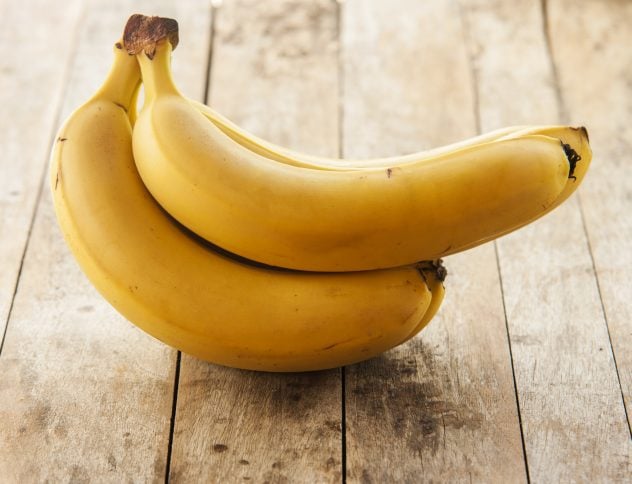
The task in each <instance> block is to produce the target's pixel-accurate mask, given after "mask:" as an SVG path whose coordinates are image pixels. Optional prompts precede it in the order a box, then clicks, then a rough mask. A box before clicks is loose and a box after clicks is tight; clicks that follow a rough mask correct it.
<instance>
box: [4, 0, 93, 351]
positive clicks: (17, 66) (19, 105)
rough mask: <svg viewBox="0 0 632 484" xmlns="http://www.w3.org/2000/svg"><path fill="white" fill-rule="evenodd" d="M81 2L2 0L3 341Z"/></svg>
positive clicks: (57, 109)
mask: <svg viewBox="0 0 632 484" xmlns="http://www.w3.org/2000/svg"><path fill="white" fill-rule="evenodd" d="M80 3H81V2H79V1H77V0H75V1H69V2H68V3H67V4H65V5H64V8H63V9H50V8H48V7H49V6H50V4H49V3H47V2H46V1H44V0H40V1H33V2H30V3H28V4H24V3H22V2H3V3H2V12H1V13H2V15H1V16H0V59H2V61H1V67H0V105H1V106H2V112H3V113H4V116H3V121H2V125H1V126H0V146H1V147H2V156H1V157H0V180H2V183H1V184H0V268H1V270H0V345H1V341H2V336H3V334H4V330H5V325H6V321H7V318H8V316H9V308H10V307H11V301H12V300H13V295H14V291H15V286H16V281H17V279H18V275H19V271H20V267H21V261H22V255H23V253H24V248H25V245H26V241H27V238H28V232H29V228H30V225H31V221H32V219H33V212H34V209H35V204H36V200H37V194H38V188H39V185H40V182H41V179H42V173H43V170H44V165H45V157H46V153H47V152H48V149H49V143H50V139H51V136H52V131H53V125H54V124H55V122H56V121H57V118H56V115H57V112H58V111H59V104H60V102H61V92H62V87H63V83H64V80H65V76H66V74H67V70H68V61H69V59H70V56H71V55H72V52H73V49H72V45H71V43H72V40H73V37H74V34H75V32H76V24H77V21H78V19H79V14H80V10H81V7H80ZM52 39H54V45H53V44H52V43H51V40H52ZM27 93H28V94H27Z"/></svg>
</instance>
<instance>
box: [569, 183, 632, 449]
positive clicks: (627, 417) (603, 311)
mask: <svg viewBox="0 0 632 484" xmlns="http://www.w3.org/2000/svg"><path fill="white" fill-rule="evenodd" d="M577 203H578V205H579V214H580V219H581V221H582V227H583V229H584V234H586V246H587V247H588V254H589V255H590V263H591V267H592V272H593V274H594V276H595V284H596V285H597V293H598V294H599V303H600V306H601V314H602V315H603V320H604V323H605V324H606V332H607V333H608V342H609V343H610V354H611V355H612V360H613V361H614V369H615V371H616V373H617V383H618V384H619V391H620V392H621V403H622V405H623V413H624V414H625V420H626V422H627V424H628V432H629V433H630V439H631V440H632V423H631V422H630V415H629V414H628V407H627V406H626V405H625V394H624V392H623V384H622V383H621V374H620V373H619V365H618V363H617V354H616V352H615V351H614V345H613V344H612V334H611V332H610V324H609V323H608V313H607V312H606V306H605V305H604V302H603V295H602V292H601V282H600V281H599V273H598V272H597V266H596V264H595V257H594V255H593V249H592V246H591V245H590V237H588V227H587V226H586V217H585V216H584V206H583V204H582V197H581V196H580V194H579V193H578V194H577Z"/></svg>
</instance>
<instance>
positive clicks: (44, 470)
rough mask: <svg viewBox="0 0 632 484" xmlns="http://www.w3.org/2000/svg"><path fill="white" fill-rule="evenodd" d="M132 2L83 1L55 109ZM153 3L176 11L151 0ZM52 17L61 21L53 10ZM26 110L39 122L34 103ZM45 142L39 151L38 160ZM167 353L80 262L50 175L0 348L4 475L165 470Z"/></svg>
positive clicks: (96, 65) (190, 18) (78, 97)
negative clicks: (60, 221)
mask: <svg viewBox="0 0 632 484" xmlns="http://www.w3.org/2000/svg"><path fill="white" fill-rule="evenodd" d="M165 3H167V2H165ZM128 7H129V4H128V2H124V1H113V0H107V1H105V0H102V1H101V0H100V1H98V2H93V3H91V4H89V5H88V6H86V12H85V14H84V15H83V16H82V21H81V27H80V30H79V34H78V37H77V39H76V42H75V43H76V48H75V49H70V47H69V46H68V47H66V49H68V50H71V51H73V52H76V55H75V57H74V60H73V62H72V71H71V75H70V78H69V79H68V82H67V83H66V86H65V92H66V94H65V101H64V103H63V109H62V117H66V116H67V115H68V114H69V113H70V111H71V110H72V109H74V108H75V107H77V106H78V105H80V104H81V103H82V102H83V101H85V99H86V98H87V97H88V96H89V95H90V94H91V93H92V92H93V91H94V89H95V88H96V87H97V86H98V85H99V84H100V83H101V82H102V81H103V79H104V76H105V73H106V72H107V70H108V68H109V65H110V63H111V59H112V55H111V51H112V46H113V43H114V42H115V41H116V40H117V38H118V37H119V36H120V34H121V32H122V29H123V26H124V24H125V21H126V19H127V17H128V16H129V8H128ZM136 7H138V5H136ZM39 8H40V12H41V15H42V25H43V26H45V25H48V24H50V23H51V18H50V15H51V12H50V11H49V10H50V9H49V8H45V7H44V6H40V7H39ZM152 9H153V10H154V12H156V13H167V14H171V15H173V14H174V9H173V8H160V6H156V4H155V2H153V3H152ZM208 10H209V9H206V11H208ZM177 13H178V15H179V16H180V19H181V24H185V25H191V26H194V25H198V23H199V21H200V20H199V19H200V7H199V6H198V5H196V2H193V1H189V2H179V6H178V12H177ZM207 18H208V16H207ZM60 19H61V17H60ZM57 25H59V27H60V28H62V29H63V28H64V26H65V24H64V23H62V22H61V20H60V21H59V23H58V24H57ZM43 26H42V27H41V28H42V29H44V28H45V27H43ZM66 28H69V27H67V26H66ZM183 28H184V27H183ZM44 32H48V31H46V30H44ZM60 35H61V34H60ZM53 41H55V42H56V41H57V39H56V37H55V35H53V34H52V33H48V34H45V35H44V37H43V38H42V39H41V41H40V42H41V43H43V44H44V45H47V46H48V47H49V48H50V46H51V42H53ZM29 45H35V44H34V43H33V44H29ZM204 45H207V44H203V43H202V49H204V48H205V47H204ZM206 54H207V53H206V51H205V52H204V55H203V57H204V58H206ZM47 55H50V56H51V57H53V54H49V53H48V54H47ZM15 62H16V65H22V64H24V61H23V59H16V61H15ZM58 88H61V86H58ZM38 89H39V87H37V88H35V87H33V88H32V89H31V90H29V91H26V90H24V91H23V93H24V94H23V96H21V97H23V98H24V99H29V98H30V99H35V98H37V97H38V96H39V95H40V94H41V91H39V90H38ZM54 95H55V94H54V93H51V94H50V96H51V98H54ZM28 114H29V116H31V117H32V119H33V121H36V122H37V123H39V121H40V120H39V118H38V117H37V114H36V113H34V112H33V111H31V112H29V113H28ZM52 134H53V132H52V130H50V129H46V130H43V133H40V136H44V138H45V139H46V141H45V142H44V141H43V140H41V141H39V142H38V143H33V144H34V145H36V144H43V143H47V142H48V141H49V140H50V139H51V137H52ZM46 151H47V150H44V149H42V152H41V153H37V154H36V156H37V158H38V160H39V163H38V166H39V167H40V169H41V168H42V167H43V166H44V164H45V163H46V158H47V156H46V155H47V153H46ZM34 156H35V155H34ZM37 176H39V175H37ZM175 356H176V352H175V351H174V350H173V349H171V348H168V347H166V346H165V345H163V344H162V343H160V342H158V341H157V340H155V339H153V338H151V337H150V336H148V335H146V334H144V333H143V332H141V331H140V330H138V329H136V328H135V327H134V326H133V325H131V324H130V323H129V322H127V321H125V320H124V319H123V318H122V317H120V316H119V315H118V314H116V313H115V311H114V310H113V309H112V308H111V307H110V306H109V305H108V304H107V303H106V302H105V301H104V300H103V299H102V298H101V297H100V296H99V295H98V294H97V293H96V291H95V290H94V289H93V288H92V287H91V286H90V284H89V283H88V281H87V279H86V278H85V277H84V276H83V275H82V274H81V273H80V270H79V268H78V266H77V264H76V263H75V261H74V260H73V258H72V256H71V254H70V252H69V250H68V249H67V248H66V246H65V244H64V242H63V239H62V236H61V234H60V231H59V229H58V227H57V222H56V220H55V216H54V213H53V207H52V201H51V197H50V194H49V191H48V187H47V186H46V187H45V188H44V195H43V197H42V199H41V203H40V204H39V207H38V210H37V216H36V219H35V223H34V228H33V233H32V237H31V240H30V243H29V248H28V251H27V253H26V256H25V261H24V269H23V271H22V274H21V278H20V282H19V290H18V292H17V295H16V299H15V305H14V308H13V312H12V316H11V319H10V321H9V323H8V330H7V335H6V341H5V345H4V349H3V352H2V354H1V355H0V375H2V378H1V379H0V401H1V402H3V403H2V405H1V406H0V422H1V425H0V476H1V477H0V480H1V481H2V482H20V483H23V482H45V481H51V482H63V481H71V482H88V481H91V480H94V479H97V480H98V481H100V482H125V481H132V480H134V481H143V482H161V481H163V480H164V476H165V471H166V464H167V452H168V450H167V449H168V441H169V428H170V418H171V413H172V401H173V393H172V392H173V383H174V371H175V361H176V358H175Z"/></svg>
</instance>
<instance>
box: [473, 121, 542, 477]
mask: <svg viewBox="0 0 632 484" xmlns="http://www.w3.org/2000/svg"><path fill="white" fill-rule="evenodd" d="M478 115H479V117H480V112H479V113H478ZM494 254H495V255H496V267H497V268H498V279H499V281H500V296H501V301H502V304H503V314H504V316H505V329H506V331H507V342H508V343H509V344H508V346H509V360H510V361H509V363H510V365H511V378H512V380H513V386H514V395H515V398H516V412H517V413H518V423H519V425H520V442H521V443H522V456H523V458H524V469H525V472H526V475H527V483H530V482H531V476H530V475H529V459H528V458H527V445H526V442H525V438H524V428H523V425H522V410H521V408H520V395H519V392H518V382H517V381H516V367H515V365H514V355H513V348H512V346H511V332H510V331H509V318H508V317H507V304H506V303H505V286H504V285H503V271H502V270H501V267H500V256H499V254H498V244H497V243H496V241H494Z"/></svg>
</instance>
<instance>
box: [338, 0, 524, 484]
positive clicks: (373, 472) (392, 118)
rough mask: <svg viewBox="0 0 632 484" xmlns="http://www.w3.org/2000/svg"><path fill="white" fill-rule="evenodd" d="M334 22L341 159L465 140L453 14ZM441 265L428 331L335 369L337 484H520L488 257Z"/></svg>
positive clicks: (465, 70)
mask: <svg viewBox="0 0 632 484" xmlns="http://www.w3.org/2000/svg"><path fill="white" fill-rule="evenodd" d="M343 12H344V15H343V22H342V50H343V55H344V57H343V59H344V64H343V68H344V70H343V73H344V80H345V83H344V104H343V116H344V130H343V134H344V153H345V156H348V157H360V156H377V155H394V154H398V153H405V152H411V151H416V150H420V149H423V148H427V147H430V146H437V145H441V144H444V143H447V142H449V141H453V140H457V139H460V138H465V137H468V136H472V135H474V133H475V131H476V116H475V105H476V102H475V97H474V93H473V83H474V79H473V77H472V75H471V69H470V65H469V62H468V56H467V51H466V45H465V39H464V32H463V29H462V25H461V21H460V17H459V10H458V8H457V6H456V5H455V4H454V3H453V2H416V1H404V0H399V1H396V2H392V1H391V2H386V1H384V2H371V3H369V2H360V1H346V2H345V3H344V4H343ZM403 12H405V14H404V13H403ZM386 19H388V20H386ZM437 26H440V28H437ZM446 266H447V268H448V278H447V280H446V300H445V302H444V305H443V307H442V308H441V310H440V312H439V315H438V317H437V318H436V319H435V320H434V321H433V322H431V323H430V326H429V327H428V328H426V329H425V330H424V331H423V332H422V333H421V335H419V336H417V337H416V338H414V339H413V340H411V342H409V343H407V344H406V345H404V346H401V347H399V348H397V349H395V350H393V351H390V352H388V353H387V354H385V355H383V356H382V357H380V358H376V359H374V360H371V361H369V362H366V363H363V364H359V365H355V366H351V367H348V368H347V370H346V423H347V430H346V436H347V479H348V481H349V482H422V481H423V482H433V481H438V482H448V481H449V482H451V481H467V480H476V481H482V482H487V481H498V482H523V481H525V478H526V472H525V464H524V460H523V452H522V445H521V440H520V426H519V420H518V415H517V408H516V401H515V395H514V390H513V381H512V374H511V362H510V356H509V346H508V342H507V334H506V329H505V321H504V315H503V306H502V298H501V291H500V284H499V278H498V271H497V267H496V259H495V254H494V249H493V246H492V245H490V244H488V245H485V246H482V247H479V248H477V249H475V250H473V251H471V252H468V253H466V254H461V255H457V256H452V257H450V258H448V259H447V260H446Z"/></svg>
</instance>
